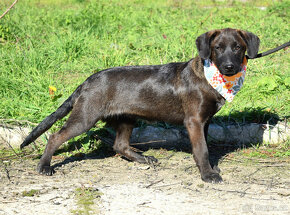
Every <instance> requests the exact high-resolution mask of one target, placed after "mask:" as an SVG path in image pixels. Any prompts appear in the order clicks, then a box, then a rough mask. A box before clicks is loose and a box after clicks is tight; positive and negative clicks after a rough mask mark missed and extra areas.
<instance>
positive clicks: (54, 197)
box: [0, 150, 290, 215]
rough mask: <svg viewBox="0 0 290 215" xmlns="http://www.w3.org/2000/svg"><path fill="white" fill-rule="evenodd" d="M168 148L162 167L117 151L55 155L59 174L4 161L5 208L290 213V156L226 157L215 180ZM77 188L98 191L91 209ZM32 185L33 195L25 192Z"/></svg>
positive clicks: (1, 204)
mask: <svg viewBox="0 0 290 215" xmlns="http://www.w3.org/2000/svg"><path fill="white" fill-rule="evenodd" d="M158 152H162V151H160V150H159V151H158ZM163 153H164V154H165V155H164V156H163V157H162V158H160V159H159V164H158V165H156V166H148V165H143V164H138V163H133V162H128V161H126V160H124V159H122V158H120V157H118V156H104V157H101V158H100V157H98V156H96V157H94V156H92V155H90V156H88V155H85V156H83V157H80V158H78V157H75V158H74V159H66V160H64V158H61V157H59V156H55V157H54V159H53V162H54V164H57V167H56V174H55V175H53V176H43V175H39V174H37V173H36V171H35V167H36V164H37V162H38V159H24V160H20V159H15V160H3V161H1V163H0V164H1V168H0V169H1V171H0V176H1V181H0V215H2V214H3V215H6V214H25V215H27V214H54V215H55V214H62V215H65V214H108V215H117V214H124V215H125V214H126V215H131V214H132V215H135V214H140V215H141V214H155V215H158V214H172V215H176V214H178V215H179V214H180V215H187V214H202V215H207V214H213V215H217V214H231V215H232V214H263V215H265V214H290V205H289V202H290V201H289V199H290V189H289V185H290V180H289V174H290V172H289V169H290V168H289V162H285V161H284V162H281V161H280V162H274V161H273V160H268V161H267V160H266V161H265V160H264V161H263V162H261V160H259V161H258V160H254V159H253V158H251V159H250V158H249V160H248V159H241V160H239V158H237V157H235V158H234V159H223V161H220V164H219V167H220V169H221V171H222V172H221V176H222V177H223V179H224V182H223V183H220V184H209V183H204V182H203V181H202V180H201V179H200V175H199V173H198V169H197V168H196V166H195V164H194V163H193V159H192V157H191V156H190V155H189V154H187V153H183V152H175V153H171V154H166V153H167V152H166V151H164V150H163ZM78 188H79V189H88V190H91V191H97V192H96V193H97V194H96V196H95V198H93V201H94V204H91V205H90V206H89V207H87V209H86V210H84V208H85V206H83V205H81V204H79V203H78V197H77V194H76V190H77V189H78ZM31 190H34V191H35V194H34V195H31V196H29V195H25V194H24V193H25V192H29V191H31Z"/></svg>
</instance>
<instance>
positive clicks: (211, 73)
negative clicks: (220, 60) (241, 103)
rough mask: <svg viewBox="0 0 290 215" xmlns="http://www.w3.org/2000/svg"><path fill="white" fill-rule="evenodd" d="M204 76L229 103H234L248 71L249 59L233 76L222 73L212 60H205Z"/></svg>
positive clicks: (245, 60)
mask: <svg viewBox="0 0 290 215" xmlns="http://www.w3.org/2000/svg"><path fill="white" fill-rule="evenodd" d="M203 67H204V75H205V77H206V80H207V81H208V83H209V84H210V85H211V86H212V87H213V88H214V89H215V90H216V91H218V92H219V94H221V95H222V96H223V97H224V98H225V99H226V100H227V101H228V102H231V101H233V99H234V96H235V95H236V94H237V93H238V92H239V90H240V89H241V88H242V86H243V83H244V80H245V76H246V69H247V59H246V58H244V61H243V63H242V70H241V71H240V72H238V73H237V74H235V75H233V76H226V75H223V74H221V73H220V71H219V70H218V68H217V67H216V65H214V63H213V62H211V60H209V59H207V60H204V64H203Z"/></svg>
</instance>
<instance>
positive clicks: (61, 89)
mask: <svg viewBox="0 0 290 215" xmlns="http://www.w3.org/2000/svg"><path fill="white" fill-rule="evenodd" d="M11 3H12V2H11V1H9V0H4V1H1V2H0V13H2V12H4V10H5V9H6V8H7V7H8V6H9V5H10V4H11ZM289 6H290V3H289V1H272V0H258V1H253V0H249V1H246V2H245V3H242V2H240V1H213V0H212V1H210V0H207V1H190V0H184V1H177V0H169V1H165V0H161V1H157V2H156V1H153V0H143V1H142V0H134V1H129V0H122V1H119V0H118V1H117V0H110V1H106V0H99V1H88V0H64V1H59V0H27V1H19V2H18V3H17V4H16V5H15V7H14V8H13V9H12V10H11V11H10V12H9V13H8V14H7V15H6V16H5V17H4V18H3V19H1V20H0V97H1V103H0V120H2V121H7V120H11V119H14V120H17V121H20V122H23V124H25V122H27V121H29V122H33V123H38V122H40V121H42V120H43V118H44V117H46V116H47V115H49V114H50V113H51V112H53V111H54V110H55V109H56V108H57V107H58V106H59V105H60V104H61V103H62V102H63V101H64V100H65V99H66V98H67V97H68V96H69V95H70V94H71V93H72V92H73V90H74V89H75V88H76V87H77V86H78V85H79V84H81V83H82V82H83V81H84V80H85V79H86V78H87V77H88V76H90V75H91V74H93V73H94V72H97V71H100V70H102V69H106V68H108V67H115V66H125V65H145V64H165V63H169V62H174V61H188V60H189V59H191V58H192V57H194V56H196V55H197V50H196V47H195V39H196V38H197V36H199V35H200V34H202V33H204V32H206V31H208V30H211V29H216V28H225V27H231V28H239V29H244V30H247V31H250V32H253V33H255V34H256V35H258V36H259V37H260V39H261V46H260V50H262V51H266V50H268V49H270V48H274V47H276V46H278V45H280V44H282V43H284V42H287V41H288V40H289V25H288V21H289V10H288V8H289ZM261 7H267V8H266V9H265V8H264V9H263V8H261ZM247 71H248V72H247V77H246V81H245V85H244V87H243V88H242V90H241V92H240V93H239V94H238V95H237V96H236V98H235V100H234V101H233V102H232V103H227V104H226V105H225V106H224V107H223V108H222V109H221V111H220V112H219V113H218V114H217V117H216V118H215V120H216V121H220V120H221V121H237V122H267V121H271V120H272V121H277V120H284V119H288V116H289V112H290V105H289V99H290V98H289V95H290V93H289V85H290V76H289V50H282V51H279V52H277V53H275V54H272V55H270V56H267V57H264V58H261V59H256V60H251V61H249V64H248V70H247ZM49 86H51V87H54V88H55V89H54V88H51V89H54V90H50V91H49ZM9 123H11V121H9ZM61 124H62V122H58V123H57V124H56V125H55V127H54V128H53V129H54V130H55V129H56V128H57V127H59V126H60V125H61ZM86 143H87V145H88V146H89V145H90V144H91V143H90V141H89V140H88V142H86Z"/></svg>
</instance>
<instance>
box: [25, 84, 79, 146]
mask: <svg viewBox="0 0 290 215" xmlns="http://www.w3.org/2000/svg"><path fill="white" fill-rule="evenodd" d="M81 88H82V85H80V86H79V87H78V88H77V89H76V90H75V91H74V92H73V93H72V94H71V96H70V97H69V98H68V99H67V100H66V101H64V103H63V104H62V105H61V106H60V107H59V108H58V109H57V110H56V111H55V112H53V113H52V114H50V115H49V116H48V117H46V118H45V119H44V120H43V121H42V122H41V123H39V125H38V126H37V127H36V128H34V129H33V130H32V132H31V133H30V134H29V135H28V136H27V137H26V138H25V140H24V141H23V143H22V144H21V145H20V149H23V148H24V147H25V146H27V145H29V144H30V143H32V142H33V141H34V140H36V139H37V138H38V137H39V136H40V135H41V134H43V133H44V132H46V131H47V130H48V129H49V128H50V127H51V126H52V125H53V124H54V123H55V122H56V121H57V120H59V119H62V118H63V117H65V116H66V115H67V114H68V113H69V112H70V111H71V110H72V108H73V105H74V103H75V100H76V98H78V97H79V95H80V92H81Z"/></svg>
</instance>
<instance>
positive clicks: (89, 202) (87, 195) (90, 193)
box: [71, 187, 103, 215]
mask: <svg viewBox="0 0 290 215" xmlns="http://www.w3.org/2000/svg"><path fill="white" fill-rule="evenodd" d="M101 195H103V194H102V193H101V192H100V191H98V190H97V189H94V188H90V187H88V188H85V187H80V188H76V189H75V200H76V203H77V206H78V209H77V210H72V211H71V213H72V214H78V215H89V214H98V212H97V211H96V210H95V209H94V208H93V206H94V204H95V203H94V200H96V199H99V198H100V197H101Z"/></svg>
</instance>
